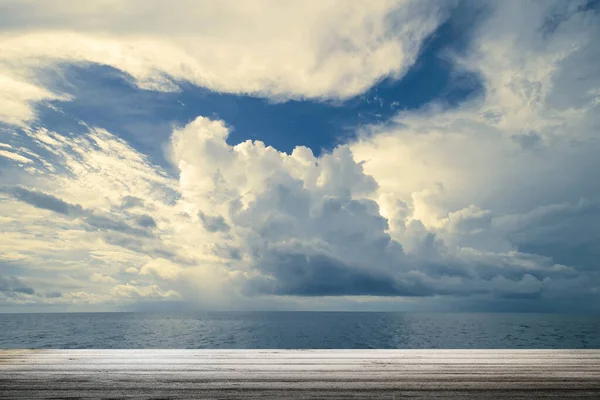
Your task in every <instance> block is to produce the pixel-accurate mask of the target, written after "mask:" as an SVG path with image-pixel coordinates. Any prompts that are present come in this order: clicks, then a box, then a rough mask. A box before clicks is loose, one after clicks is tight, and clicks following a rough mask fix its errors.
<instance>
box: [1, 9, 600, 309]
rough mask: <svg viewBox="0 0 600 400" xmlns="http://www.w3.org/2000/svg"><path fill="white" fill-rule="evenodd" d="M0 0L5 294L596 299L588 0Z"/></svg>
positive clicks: (240, 304) (175, 302)
mask: <svg viewBox="0 0 600 400" xmlns="http://www.w3.org/2000/svg"><path fill="white" fill-rule="evenodd" d="M0 3H4V4H3V5H4V9H5V10H6V13H4V17H0V35H2V37H3V40H2V44H1V45H0V53H1V54H2V55H1V56H0V83H1V84H2V86H3V87H4V88H5V90H4V94H3V95H2V96H0V109H1V110H2V111H0V128H1V130H0V135H1V136H0V137H1V140H0V202H2V203H3V207H2V210H3V211H2V214H0V217H1V219H0V224H1V225H2V229H3V231H4V232H5V238H6V244H5V246H3V249H2V250H0V308H1V309H2V310H7V311H15V310H17V311H23V310H25V311H28V310H29V311H31V310H33V311H40V310H42V311H44V310H46V311H56V310H121V309H138V308H143V309H152V308H160V309H163V308H164V307H167V308H170V307H175V308H186V309H187V308H199V309H272V308H275V309H348V310H352V309H361V310H364V309H374V310H381V309H383V310H412V309H419V310H421V309H434V310H437V309H455V310H466V311H468V310H474V309H477V310H480V309H481V308H482V307H483V308H484V309H489V310H494V311H496V310H508V311H525V310H527V311H530V310H559V311H578V310H577V308H578V307H581V308H582V310H583V311H585V310H597V309H596V306H595V305H594V304H597V303H599V302H597V301H596V300H598V296H599V295H600V286H599V285H600V275H599V274H598V269H597V262H596V260H597V259H598V258H597V257H598V256H600V252H599V251H598V249H600V243H599V242H598V241H599V239H600V231H599V230H598V226H600V225H598V224H597V222H598V221H599V216H600V213H599V210H600V207H599V206H598V204H600V203H598V200H600V199H599V195H600V187H599V185H598V181H597V179H595V172H594V171H595V170H596V168H597V167H598V164H597V161H596V154H597V150H598V140H597V132H598V130H597V129H598V126H600V125H599V121H598V119H597V116H596V115H597V112H596V111H597V108H598V106H599V104H600V100H599V99H600V75H599V74H598V71H597V68H595V65H597V62H598V60H599V57H600V47H598V45H597V44H596V43H595V40H594V38H595V37H596V36H597V34H598V32H597V31H598V26H600V24H598V13H597V3H594V2H586V1H580V2H577V1H573V2H570V3H568V4H567V3H564V2H560V1H556V2H554V1H546V2H542V1H539V2H530V3H523V2H518V1H507V2H499V1H489V2H470V1H447V2H439V1H435V2H434V1H432V2H428V1H425V2H422V1H421V2H417V1H407V2H395V1H389V2H388V1H376V2H373V3H372V4H367V3H366V2H365V3H357V2H339V1H334V0H332V1H330V2H311V1H308V2H306V4H304V3H302V4H300V3H298V4H288V5H285V6H284V5H282V4H278V3H276V2H272V1H269V0H255V1H250V2H248V3H247V4H245V5H244V6H243V7H241V6H239V5H238V3H236V2H233V1H232V2H227V1H225V2H222V3H219V4H215V3H211V2H202V1H201V2H193V1H189V2H188V1H181V2H180V3H178V5H176V6H173V7H171V6H169V5H168V4H167V2H165V1H162V0H151V1H150V2H149V3H148V4H145V3H144V4H145V7H143V8H142V7H141V3H140V4H138V2H137V1H131V2H123V1H121V0H111V1H109V2H106V1H100V0H98V1H91V2H89V4H88V5H81V4H79V3H76V2H73V1H70V0H52V1H50V2H47V3H40V2H36V1H35V0H26V1H21V2H16V1H12V0H0ZM138 6H139V7H138ZM107 7H108V8H107ZM32 10H33V11H32ZM2 82H3V83H2ZM482 305H485V306H482Z"/></svg>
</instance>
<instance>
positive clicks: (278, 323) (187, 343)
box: [0, 312, 600, 349]
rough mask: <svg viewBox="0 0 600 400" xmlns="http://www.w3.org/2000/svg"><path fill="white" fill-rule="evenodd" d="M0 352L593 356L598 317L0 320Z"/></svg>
mask: <svg viewBox="0 0 600 400" xmlns="http://www.w3.org/2000/svg"><path fill="white" fill-rule="evenodd" d="M0 348H57V349H58V348H69V349H90V348H98V349H104V348H111V349H130V348H189V349H199V348H238V349H284V348H300V349H329V348H331V349H339V348H346V349H374V348H385V349H390V348H399V349H414V348H424V349H430V348H463V349H466V348H480V349H484V348H494V349H518V348H546V349H547V348H571V349H573V348H581V349H585V348H600V316H581V315H577V316H575V315H572V316H570V315H553V314H463V313H457V314H431V313H423V314H420V313H358V312H347V313H343V312H239V313H238V312H223V313H189V314H149V313H81V314H79V313H70V314H0Z"/></svg>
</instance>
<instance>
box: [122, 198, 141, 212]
mask: <svg viewBox="0 0 600 400" xmlns="http://www.w3.org/2000/svg"><path fill="white" fill-rule="evenodd" d="M143 206H144V200H143V199H140V198H139V197H135V196H125V197H123V199H121V208H123V209H127V208H132V207H143Z"/></svg>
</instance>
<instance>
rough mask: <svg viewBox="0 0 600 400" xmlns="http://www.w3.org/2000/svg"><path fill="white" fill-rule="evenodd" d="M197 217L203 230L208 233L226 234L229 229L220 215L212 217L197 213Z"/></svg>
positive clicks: (200, 212)
mask: <svg viewBox="0 0 600 400" xmlns="http://www.w3.org/2000/svg"><path fill="white" fill-rule="evenodd" d="M198 217H199V218H200V221H201V222H202V226H203V227H204V229H206V230H207V231H209V232H228V231H229V229H230V228H229V225H228V224H227V222H225V219H224V218H223V217H222V216H220V215H218V216H214V217H213V216H210V215H206V214H204V213H203V212H202V211H199V212H198Z"/></svg>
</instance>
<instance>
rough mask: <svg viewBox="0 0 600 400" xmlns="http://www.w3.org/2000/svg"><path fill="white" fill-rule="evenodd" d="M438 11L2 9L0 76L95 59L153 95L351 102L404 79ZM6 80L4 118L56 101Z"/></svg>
mask: <svg viewBox="0 0 600 400" xmlns="http://www.w3.org/2000/svg"><path fill="white" fill-rule="evenodd" d="M441 8H443V7H442V6H441V5H440V4H438V3H437V2H429V1H428V2H426V3H424V2H417V1H412V0H402V1H392V0H380V1H374V2H354V1H341V0H325V1H323V0H319V1H306V2H286V3H285V4H284V3H281V2H279V1H273V0H253V1H248V2H244V3H243V4H240V2H238V1H233V0H231V1H229V0H228V1H219V2H214V1H196V0H194V1H192V0H182V1H177V2H176V3H173V2H171V1H165V0H150V1H147V0H145V1H142V0H117V1H109V2H107V1H102V0H94V1H86V2H85V4H84V3H83V2H81V1H78V0H57V1H52V2H39V1H34V0H26V1H18V2H12V1H10V2H8V3H6V1H5V2H4V5H3V15H2V17H0V77H2V75H1V74H2V73H3V71H4V73H6V74H15V73H17V72H18V73H19V75H22V74H23V72H24V71H27V72H28V75H29V76H36V75H37V76H39V77H40V78H43V72H42V70H43V69H44V68H59V67H60V65H62V64H64V63H67V64H68V63H81V62H92V63H98V64H103V65H108V66H111V67H114V68H117V69H119V70H121V71H123V72H125V73H127V74H129V75H130V76H131V77H133V79H134V80H135V82H136V83H137V84H138V85H139V86H140V87H142V88H145V89H150V90H161V91H171V90H177V86H176V84H175V83H174V81H188V82H191V83H193V84H196V85H199V86H202V87H206V88H209V89H211V90H215V91H219V92H228V93H240V94H241V93H251V94H255V95H259V96H266V97H272V98H279V99H282V98H304V97H309V98H333V99H339V98H348V97H352V96H354V95H357V94H359V93H361V92H363V91H365V90H366V89H367V88H369V87H370V86H372V85H373V84H374V83H375V82H377V81H378V80H379V79H381V78H384V77H387V76H394V77H399V76H401V75H402V74H404V73H405V72H406V70H407V68H408V67H409V66H410V65H412V63H413V62H414V60H415V58H416V56H417V53H418V51H419V48H420V45H421V43H422V41H423V40H424V38H425V37H426V36H427V35H429V34H430V33H431V32H432V31H433V30H434V29H435V27H436V26H437V25H438V24H439V23H440V21H441V19H442V17H443V14H444V10H442V9H441ZM0 79H1V78H0ZM0 82H1V81H0ZM11 82H12V83H11ZM9 83H11V85H10V87H12V88H13V89H11V90H10V91H9V92H6V91H5V98H4V97H0V105H4V107H0V108H2V109H3V110H2V111H0V112H2V113H4V114H6V115H4V114H0V120H2V121H4V122H8V123H22V122H23V121H26V120H29V119H31V118H33V111H32V109H31V107H29V106H28V104H29V102H31V101H35V100H42V99H50V98H53V97H55V96H56V95H53V94H52V93H50V91H48V90H47V89H44V88H41V87H37V86H33V85H31V84H29V83H25V82H16V81H14V82H13V81H10V82H9ZM3 99H4V100H3ZM9 106H10V107H9Z"/></svg>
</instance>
